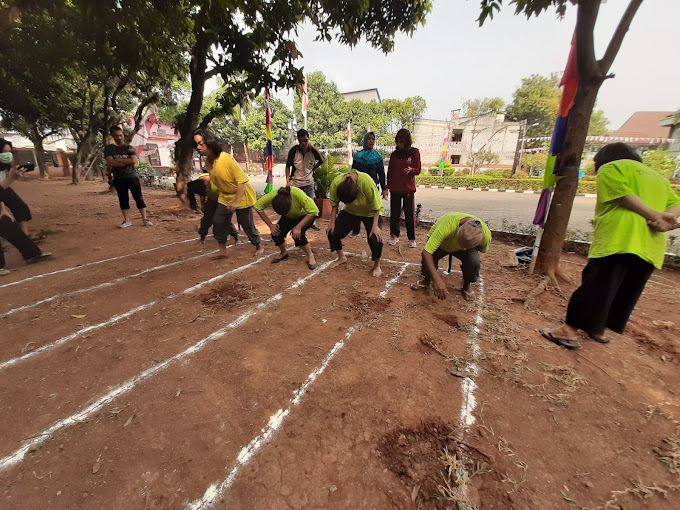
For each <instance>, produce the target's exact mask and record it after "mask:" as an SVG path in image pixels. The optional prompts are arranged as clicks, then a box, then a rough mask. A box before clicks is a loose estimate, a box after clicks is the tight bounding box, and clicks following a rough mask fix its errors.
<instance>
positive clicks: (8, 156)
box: [0, 138, 33, 236]
mask: <svg viewBox="0 0 680 510" xmlns="http://www.w3.org/2000/svg"><path fill="white" fill-rule="evenodd" d="M12 149H13V147H12V142H10V141H9V140H5V139H4V138H0V171H4V172H6V174H7V176H6V178H5V180H4V181H3V183H2V186H0V205H2V206H4V207H7V209H9V211H10V212H11V213H12V216H14V221H15V222H16V225H17V226H18V227H19V228H20V229H21V231H22V232H23V233H24V234H26V235H27V236H28V235H29V234H28V222H29V221H31V219H33V218H32V216H31V209H30V208H29V207H28V204H26V202H24V201H23V200H22V199H21V197H20V196H19V195H17V193H16V191H14V190H13V189H12V183H13V182H14V181H16V180H17V179H18V178H19V176H20V175H21V169H20V168H16V166H12V162H13V161H14V154H13V153H12ZM13 169H15V170H16V171H14V172H13V171H12V170H13Z"/></svg>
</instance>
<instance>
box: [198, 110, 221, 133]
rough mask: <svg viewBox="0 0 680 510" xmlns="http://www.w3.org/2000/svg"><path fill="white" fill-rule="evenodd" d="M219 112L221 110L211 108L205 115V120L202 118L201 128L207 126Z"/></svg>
mask: <svg viewBox="0 0 680 510" xmlns="http://www.w3.org/2000/svg"><path fill="white" fill-rule="evenodd" d="M218 113H219V112H216V111H215V110H210V111H209V112H208V113H206V114H205V115H204V117H203V120H201V123H200V124H199V125H198V127H199V129H205V128H207V127H208V126H209V125H210V123H211V122H212V120H213V119H214V118H215V116H217V114H218Z"/></svg>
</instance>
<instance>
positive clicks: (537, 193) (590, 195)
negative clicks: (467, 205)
mask: <svg viewBox="0 0 680 510" xmlns="http://www.w3.org/2000/svg"><path fill="white" fill-rule="evenodd" d="M417 187H418V188H432V189H455V190H459V191H490V192H491V193H520V194H523V195H540V194H541V193H542V192H541V191H533V190H520V189H494V188H462V187H458V188H456V187H453V186H430V185H427V184H418V186H417ZM576 196H577V197H586V198H596V197H597V195H596V194H595V193H576Z"/></svg>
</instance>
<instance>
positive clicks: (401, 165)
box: [383, 129, 420, 248]
mask: <svg viewBox="0 0 680 510" xmlns="http://www.w3.org/2000/svg"><path fill="white" fill-rule="evenodd" d="M394 143H395V145H396V146H397V149H396V150H395V151H394V152H393V153H392V155H391V156H390V163H389V165H388V167H387V190H389V193H390V240H389V241H388V242H387V243H388V244H390V245H395V244H397V243H398V242H399V219H400V218H401V210H402V207H403V209H404V222H405V223H406V237H408V245H409V248H415V247H416V246H417V245H416V232H415V229H416V220H415V216H416V214H415V193H416V175H419V174H420V152H419V151H418V149H416V148H415V147H411V144H412V141H411V133H410V132H409V130H408V129H400V130H399V131H397V135H396V136H395V138H394ZM387 190H385V191H383V196H384V197H387Z"/></svg>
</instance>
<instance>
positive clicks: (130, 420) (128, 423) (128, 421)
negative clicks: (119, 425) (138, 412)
mask: <svg viewBox="0 0 680 510" xmlns="http://www.w3.org/2000/svg"><path fill="white" fill-rule="evenodd" d="M134 417H135V415H134V414H133V415H132V416H130V417H129V418H128V419H127V421H126V422H125V425H123V427H127V426H128V425H130V423H132V418H134Z"/></svg>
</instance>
